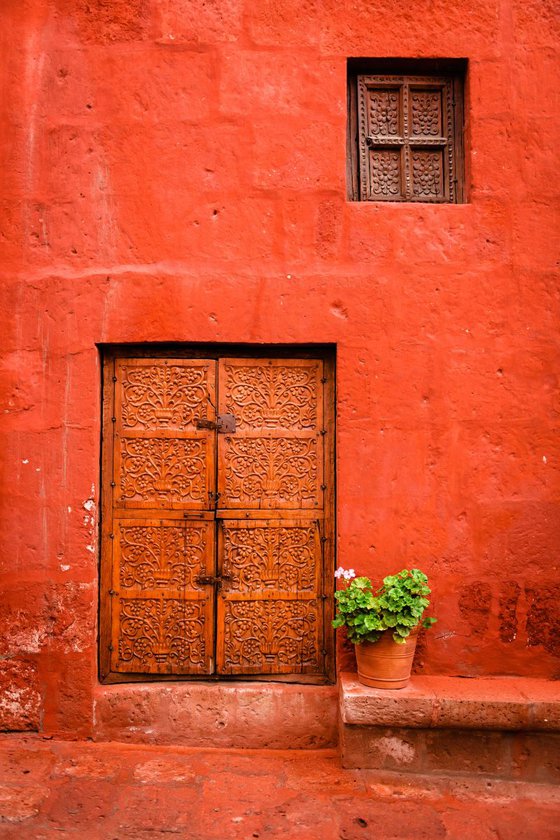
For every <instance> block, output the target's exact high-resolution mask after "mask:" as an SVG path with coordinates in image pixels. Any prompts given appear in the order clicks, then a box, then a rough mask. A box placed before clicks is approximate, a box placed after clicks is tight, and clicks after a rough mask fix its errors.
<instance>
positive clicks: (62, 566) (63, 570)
mask: <svg viewBox="0 0 560 840" xmlns="http://www.w3.org/2000/svg"><path fill="white" fill-rule="evenodd" d="M69 568H70V566H65V565H64V563H61V564H60V570H61V571H62V572H67V571H68V569H69Z"/></svg>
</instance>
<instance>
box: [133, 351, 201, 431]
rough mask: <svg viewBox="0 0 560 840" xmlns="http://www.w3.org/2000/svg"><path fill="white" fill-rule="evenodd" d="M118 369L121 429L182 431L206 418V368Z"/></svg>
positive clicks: (161, 366) (174, 366)
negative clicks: (120, 371)
mask: <svg viewBox="0 0 560 840" xmlns="http://www.w3.org/2000/svg"><path fill="white" fill-rule="evenodd" d="M121 369H122V376H123V380H122V415H121V416H122V425H123V427H124V428H126V429H161V428H170V427H172V428H184V427H185V426H187V425H192V424H193V423H194V421H195V419H196V418H201V417H206V416H207V395H208V369H207V368H205V367H185V366H180V365H162V364H159V365H149V366H142V367H137V366H129V367H127V366H123V367H122V368H121Z"/></svg>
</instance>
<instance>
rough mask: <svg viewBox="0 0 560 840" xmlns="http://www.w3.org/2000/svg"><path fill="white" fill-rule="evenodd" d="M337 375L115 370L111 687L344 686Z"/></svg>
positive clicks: (283, 369) (108, 603)
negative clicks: (338, 681)
mask: <svg viewBox="0 0 560 840" xmlns="http://www.w3.org/2000/svg"><path fill="white" fill-rule="evenodd" d="M332 422H333V420H332V371H331V366H330V364H328V363H327V362H326V361H325V360H324V359H322V358H293V357H290V358H268V357H264V358H262V357H261V358H254V357H252V358H247V357H239V358H229V357H227V358H226V357H222V358H220V357H215V358H179V357H172V356H167V355H163V354H162V355H158V356H152V357H145V356H136V357H134V356H128V355H119V353H118V352H114V353H111V354H110V355H108V356H107V358H106V359H105V363H104V433H103V522H102V525H103V527H102V532H103V539H102V560H101V602H100V663H101V677H102V679H103V680H104V681H123V680H126V679H143V678H147V679H149V678H155V677H157V678H169V677H174V678H178V677H182V676H189V677H199V678H201V677H206V678H208V677H209V676H211V675H213V676H215V677H217V676H223V677H234V676H237V677H241V676H244V677H263V678H266V677H269V678H274V677H276V678H283V679H293V680H299V681H324V680H326V679H327V678H328V677H329V675H331V674H332V667H333V662H332V630H331V621H330V619H331V617H332V615H331V613H332V598H331V595H332V574H333V556H332V555H333V517H332V513H333V510H332V509H333V491H334V486H333V485H334V479H333V428H332Z"/></svg>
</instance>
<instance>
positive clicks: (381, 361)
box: [0, 0, 560, 734]
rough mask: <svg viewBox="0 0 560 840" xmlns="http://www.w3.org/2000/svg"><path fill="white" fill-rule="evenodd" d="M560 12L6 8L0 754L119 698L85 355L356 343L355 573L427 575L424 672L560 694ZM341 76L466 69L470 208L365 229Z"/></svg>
mask: <svg viewBox="0 0 560 840" xmlns="http://www.w3.org/2000/svg"><path fill="white" fill-rule="evenodd" d="M554 6H555V4H554V3H553V2H548V0H541V2H539V0H484V2H482V0H453V2H449V0H419V2H417V3H413V4H411V3H403V2H401V0H398V2H397V0H347V2H345V3H341V2H340V0H336V2H335V0H298V2H295V0H258V2H257V0H111V2H110V3H108V2H105V0H4V2H3V3H2V10H1V12H0V15H1V21H0V29H1V31H2V38H3V54H2V67H3V71H4V77H5V82H6V96H5V99H4V105H3V108H4V112H3V115H2V116H3V118H2V122H1V127H0V132H1V141H2V146H3V150H4V151H3V155H4V157H3V160H2V162H1V166H0V178H1V192H2V221H1V227H0V235H1V242H2V260H1V264H0V272H1V275H2V293H3V299H4V303H3V305H4V307H5V310H6V312H7V313H8V317H7V318H6V320H5V323H4V327H3V330H2V347H3V353H2V373H3V378H4V381H5V382H6V383H7V403H6V405H5V409H4V414H3V436H2V453H3V461H4V466H3V478H2V482H3V483H2V490H3V493H4V501H3V504H4V512H3V519H2V521H3V527H2V530H1V534H0V536H1V539H2V543H3V571H2V588H3V592H4V595H3V600H2V606H1V608H0V610H1V619H0V623H1V627H0V674H3V685H4V686H5V687H6V691H5V693H4V695H3V698H2V700H0V712H1V713H2V716H3V721H4V726H5V727H7V728H25V727H30V728H33V727H36V726H38V725H40V726H41V727H42V728H43V729H45V730H51V731H67V732H73V733H77V734H87V733H88V732H90V731H91V728H92V719H93V713H92V697H93V696H94V694H95V693H97V694H99V692H102V691H104V690H105V689H102V688H100V687H99V686H98V685H97V676H96V621H97V563H98V543H97V523H96V512H97V509H98V503H99V426H100V385H99V382H100V372H99V357H98V351H97V349H96V342H138V341H153V342H163V341H185V342H192V341H216V342H239V341H243V342H255V343H259V342H266V343H273V342H281V343H292V342H305V343H307V342H334V343H336V344H337V351H338V368H337V377H338V380H337V382H338V397H337V399H338V403H337V417H338V438H337V446H338V452H337V470H338V560H339V563H340V564H342V565H344V566H353V567H354V568H356V569H357V570H359V571H360V572H365V573H371V574H373V575H375V576H381V575H383V574H384V573H386V572H389V571H397V570H399V569H401V568H402V567H404V566H411V565H414V566H419V567H420V568H422V569H424V570H425V571H426V572H427V573H428V574H429V576H430V578H431V580H432V582H433V588H434V612H435V614H436V615H437V616H438V618H439V623H438V624H437V626H436V627H435V629H434V630H433V631H431V633H430V634H429V635H427V636H426V638H425V640H424V643H423V647H422V650H421V653H422V655H421V657H420V659H419V663H418V667H419V668H420V669H423V670H424V672H425V673H442V674H463V675H480V674H518V675H533V676H559V675H560V661H559V657H560V617H559V612H558V602H559V599H560V582H559V576H558V549H559V545H560V487H559V481H558V455H559V443H558V434H557V432H558V421H559V412H560V402H559V397H558V350H559V339H558V332H557V329H558V299H559V296H560V294H559V284H558V280H557V277H556V276H555V274H554V273H553V272H554V266H555V262H554V259H555V256H556V255H557V249H556V247H555V242H554V240H555V235H556V234H557V233H558V227H557V218H556V214H555V204H557V203H558V197H559V196H558V178H557V177H554V176H553V165H554V159H555V156H556V150H557V141H558V133H557V124H555V123H556V115H557V107H558V99H557V97H558V89H559V79H558V63H557V61H556V57H555V54H554V53H555V49H556V45H557V43H558V32H557V31H555V27H556V24H557V22H558V18H557V17H555V14H554ZM556 29H557V27H556ZM349 56H374V57H378V56H380V57H385V56H401V57H411V58H423V57H424V58H425V57H444V58H452V57H466V58H468V59H469V70H468V78H467V108H466V110H467V123H468V129H467V135H468V137H467V140H468V142H467V161H468V178H467V181H468V194H469V203H466V204H464V205H459V206H427V205H380V204H369V205H368V204H360V203H349V202H347V201H346V197H345V196H346V185H345V155H346V150H345V143H346V141H345V135H346V58H347V57H349ZM110 688H111V687H107V690H109V689H110Z"/></svg>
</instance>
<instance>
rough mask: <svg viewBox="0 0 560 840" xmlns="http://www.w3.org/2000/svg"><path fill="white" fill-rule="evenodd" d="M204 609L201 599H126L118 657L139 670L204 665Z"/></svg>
mask: <svg viewBox="0 0 560 840" xmlns="http://www.w3.org/2000/svg"><path fill="white" fill-rule="evenodd" d="M204 621H205V617H204V609H203V605H202V603H201V602H199V601H181V600H179V599H176V598H161V599H160V598H157V599H156V598H134V599H127V598H123V599H121V601H120V611H119V625H120V626H119V640H118V651H119V659H120V660H121V662H122V663H127V664H129V665H130V666H131V670H132V668H134V669H135V670H138V671H147V672H149V671H153V670H157V668H158V666H160V667H161V666H165V665H166V666H169V667H170V668H171V669H172V668H173V666H174V665H175V666H177V665H183V666H184V665H185V664H186V663H189V664H190V665H191V666H203V665H204V656H205V644H204Z"/></svg>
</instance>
